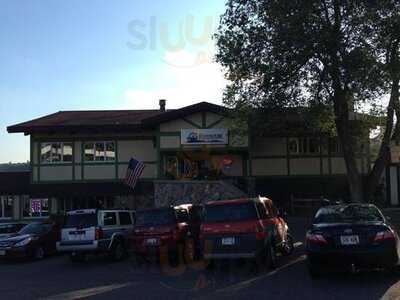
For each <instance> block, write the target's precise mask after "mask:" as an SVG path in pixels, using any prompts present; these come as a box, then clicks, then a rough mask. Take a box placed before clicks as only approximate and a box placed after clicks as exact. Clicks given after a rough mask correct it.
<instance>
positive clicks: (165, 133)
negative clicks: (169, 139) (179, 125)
mask: <svg viewBox="0 0 400 300" xmlns="http://www.w3.org/2000/svg"><path fill="white" fill-rule="evenodd" d="M158 135H159V136H179V137H180V136H181V132H180V131H169V132H158Z"/></svg>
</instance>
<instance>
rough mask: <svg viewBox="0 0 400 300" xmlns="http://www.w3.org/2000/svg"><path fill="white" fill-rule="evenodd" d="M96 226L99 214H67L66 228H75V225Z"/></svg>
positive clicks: (83, 226)
mask: <svg viewBox="0 0 400 300" xmlns="http://www.w3.org/2000/svg"><path fill="white" fill-rule="evenodd" d="M96 226H97V214H95V213H87V214H74V215H67V218H66V220H65V225H64V228H75V227H82V228H88V227H96Z"/></svg>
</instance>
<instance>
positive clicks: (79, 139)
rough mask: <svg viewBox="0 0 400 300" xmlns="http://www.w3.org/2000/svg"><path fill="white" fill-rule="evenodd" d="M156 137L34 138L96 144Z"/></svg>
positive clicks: (36, 140)
mask: <svg viewBox="0 0 400 300" xmlns="http://www.w3.org/2000/svg"><path fill="white" fill-rule="evenodd" d="M153 138H154V136H121V137H115V135H114V136H96V137H94V136H73V137H60V138H55V137H49V138H44V137H40V138H33V140H34V141H35V142H39V143H45V142H73V141H83V142H94V141H102V140H103V141H114V140H115V139H117V141H131V140H139V141H140V140H152V139H153Z"/></svg>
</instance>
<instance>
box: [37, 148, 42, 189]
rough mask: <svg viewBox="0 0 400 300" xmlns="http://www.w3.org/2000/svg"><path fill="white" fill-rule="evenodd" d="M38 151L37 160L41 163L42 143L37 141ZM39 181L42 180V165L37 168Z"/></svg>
mask: <svg viewBox="0 0 400 300" xmlns="http://www.w3.org/2000/svg"><path fill="white" fill-rule="evenodd" d="M36 151H37V162H38V164H40V163H41V157H40V154H41V153H40V152H41V144H40V143H36ZM37 181H38V182H40V166H39V167H38V168H37Z"/></svg>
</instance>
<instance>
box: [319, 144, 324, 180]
mask: <svg viewBox="0 0 400 300" xmlns="http://www.w3.org/2000/svg"><path fill="white" fill-rule="evenodd" d="M322 142H323V141H322V137H319V173H320V174H321V175H323V174H324V162H323V159H322V158H323V154H322Z"/></svg>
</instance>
